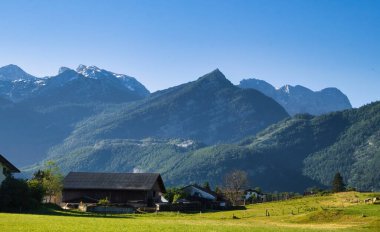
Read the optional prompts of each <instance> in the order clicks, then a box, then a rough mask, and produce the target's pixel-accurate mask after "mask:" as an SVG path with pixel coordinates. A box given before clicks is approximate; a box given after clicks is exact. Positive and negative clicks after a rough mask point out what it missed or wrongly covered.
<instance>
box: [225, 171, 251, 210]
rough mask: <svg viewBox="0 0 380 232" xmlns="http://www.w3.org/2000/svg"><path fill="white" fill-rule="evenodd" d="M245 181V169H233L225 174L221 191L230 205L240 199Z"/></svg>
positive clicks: (246, 179)
mask: <svg viewBox="0 0 380 232" xmlns="http://www.w3.org/2000/svg"><path fill="white" fill-rule="evenodd" d="M247 183H248V178H247V173H246V172H245V171H242V170H235V171H232V172H230V173H227V174H226V175H225V177H224V189H223V193H224V196H225V197H226V198H227V199H228V200H229V201H231V203H232V205H234V206H235V205H237V203H238V202H239V201H240V200H241V199H242V196H243V194H244V188H245V187H246V185H247Z"/></svg>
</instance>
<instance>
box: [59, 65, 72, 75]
mask: <svg viewBox="0 0 380 232" xmlns="http://www.w3.org/2000/svg"><path fill="white" fill-rule="evenodd" d="M68 70H72V69H71V68H68V67H64V66H63V67H60V68H59V70H58V74H61V73H64V72H66V71H68ZM72 71H74V70H72Z"/></svg>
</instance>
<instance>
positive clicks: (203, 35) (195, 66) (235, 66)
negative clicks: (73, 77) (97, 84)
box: [0, 0, 380, 107]
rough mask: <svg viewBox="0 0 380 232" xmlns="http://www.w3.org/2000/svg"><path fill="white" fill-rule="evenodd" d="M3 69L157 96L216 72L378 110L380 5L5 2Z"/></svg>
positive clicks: (0, 36)
mask: <svg viewBox="0 0 380 232" xmlns="http://www.w3.org/2000/svg"><path fill="white" fill-rule="evenodd" d="M0 12H1V17H0V66H4V65H7V64H10V63H13V64H17V65H19V66H20V67H22V68H23V69H24V70H25V71H27V72H28V73H30V74H33V75H36V76H47V75H55V74H56V73H57V71H58V68H59V67H60V66H68V67H71V68H75V67H77V66H78V64H86V65H96V66H98V67H100V68H104V69H107V70H110V71H114V72H118V73H124V74H128V75H131V76H134V77H136V78H137V79H138V80H139V81H140V82H142V83H143V84H144V85H145V86H146V87H147V88H148V89H149V90H151V91H155V90H159V89H164V88H167V87H170V86H173V85H177V84H181V83H184V82H188V81H192V80H195V79H196V78H198V77H199V76H201V75H203V74H205V73H208V72H210V71H212V70H213V69H215V68H219V69H220V70H221V71H222V72H223V73H224V74H225V75H226V77H227V78H228V79H230V80H231V81H232V82H233V83H235V84H237V83H238V82H239V81H240V80H241V79H243V78H250V77H254V78H258V79H262V80H266V81H267V82H269V83H271V84H273V85H275V86H276V87H280V86H281V85H283V84H291V85H295V84H300V85H304V86H306V87H309V88H311V89H313V90H319V89H321V88H325V87H331V86H334V87H338V88H339V89H341V90H342V91H343V92H344V93H346V94H347V96H348V97H349V98H350V100H351V102H352V104H353V105H354V106H356V107H357V106H361V105H363V104H365V103H369V102H371V101H375V100H380V1H378V0H372V1H369V0H355V1H349V0H337V1H334V0H326V1H324V0H315V1H312V0H299V1H287V0H280V1H270V0H265V1H255V0H250V1H238V0H230V1H222V0H215V1H212V0H200V1H190V0H188V1H185V0H172V1H171V0H164V1H159V0H152V1H144V0H136V1H126V0H124V1H112V0H104V1H94V0H93V1H80V0H61V1H60V0H54V1H53V0H24V1H21V0H2V1H0Z"/></svg>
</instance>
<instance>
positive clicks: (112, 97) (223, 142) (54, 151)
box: [0, 65, 379, 191]
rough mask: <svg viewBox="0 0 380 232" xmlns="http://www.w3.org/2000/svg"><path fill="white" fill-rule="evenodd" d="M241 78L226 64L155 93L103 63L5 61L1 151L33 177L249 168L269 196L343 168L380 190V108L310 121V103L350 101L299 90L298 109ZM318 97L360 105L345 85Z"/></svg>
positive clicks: (217, 179)
mask: <svg viewBox="0 0 380 232" xmlns="http://www.w3.org/2000/svg"><path fill="white" fill-rule="evenodd" d="M242 83H246V80H244V81H242V82H241V83H240V85H239V86H235V85H233V84H232V83H231V82H230V81H229V80H228V79H227V78H226V77H225V76H224V75H223V73H221V72H220V71H219V70H218V69H217V70H214V71H212V72H210V73H208V74H206V75H204V76H202V77H199V78H198V79H197V80H195V81H192V82H189V83H185V84H182V85H179V86H175V87H171V88H168V89H165V90H161V91H157V92H154V93H149V91H148V90H147V89H146V88H145V87H144V86H143V85H142V84H141V83H139V82H138V81H137V80H136V79H135V78H132V77H129V76H127V75H122V74H115V73H113V72H110V71H106V70H104V69H100V68H97V67H95V66H85V65H80V66H79V67H78V68H77V69H76V70H72V69H70V68H66V67H62V68H60V69H59V72H58V74H57V75H56V76H52V77H43V78H38V77H34V76H32V75H29V74H27V73H25V72H24V71H23V70H22V69H20V68H19V67H17V66H15V65H9V66H5V67H3V68H0V121H1V122H5V123H1V124H0V148H1V152H2V153H3V154H11V160H12V161H13V162H14V163H15V164H16V165H18V166H27V167H24V168H23V171H24V174H31V173H32V172H33V171H35V170H36V169H38V168H40V167H41V165H43V162H45V161H46V160H55V161H57V164H58V165H59V166H60V167H61V169H62V170H63V171H64V172H68V171H74V170H75V171H110V172H115V171H118V172H126V171H127V172H160V173H161V174H162V175H163V177H164V179H165V182H166V183H167V184H168V185H172V186H173V185H183V184H188V183H191V182H203V181H210V182H211V183H212V184H214V185H220V184H221V182H222V179H223V175H224V174H225V173H226V172H228V171H231V170H233V169H243V170H246V171H247V172H248V174H249V177H250V180H252V184H253V185H258V186H261V187H263V188H264V189H266V190H268V191H272V190H280V191H302V190H304V189H305V188H306V187H310V186H314V185H315V186H328V185H329V184H330V178H331V176H332V175H333V174H335V172H336V171H340V172H341V173H342V174H343V176H344V178H345V180H346V181H347V183H348V184H350V185H351V186H354V187H357V188H359V189H363V190H368V189H378V188H379V186H378V184H376V183H377V182H376V181H378V180H379V176H378V175H377V174H376V173H375V172H372V171H370V172H368V171H367V172H365V170H364V167H365V166H366V164H368V163H369V164H371V165H375V166H374V167H376V165H378V164H377V163H376V162H379V161H378V160H379V158H378V150H379V149H378V148H379V147H378V146H379V144H377V140H376V139H377V138H378V136H379V130H378V126H377V125H378V120H379V119H378V114H379V104H378V103H373V104H371V105H368V106H365V107H362V108H360V109H351V110H345V111H339V112H332V113H328V114H324V115H320V116H311V115H309V114H298V113H301V112H304V110H302V109H305V106H303V105H302V104H306V105H307V102H308V101H310V104H311V105H314V107H311V108H310V109H307V110H306V111H307V112H308V113H313V112H309V111H311V110H314V109H315V108H317V109H318V110H319V111H320V112H322V111H323V110H324V111H326V112H330V111H337V110H339V109H341V107H342V105H341V104H340V103H339V101H337V102H338V103H337V104H336V105H335V108H334V107H332V106H334V104H333V103H332V104H331V107H330V106H329V107H330V108H326V107H325V104H322V103H323V101H322V100H311V99H312V98H311V97H305V98H304V101H305V102H299V103H297V101H295V100H289V99H297V98H299V99H302V97H300V96H303V95H302V91H295V90H293V89H292V88H290V89H289V91H288V96H287V99H288V101H289V102H291V103H292V105H293V106H297V104H298V105H299V106H298V109H296V110H298V111H297V112H296V110H294V111H292V110H290V108H287V107H285V106H284V105H283V104H284V103H283V102H281V101H280V100H279V99H276V98H275V97H271V96H269V94H268V93H267V92H266V90H265V88H258V87H257V88H254V87H252V86H251V87H248V85H246V84H242ZM262 83H264V82H262ZM263 85H265V83H264V84H263ZM268 85H269V84H268ZM257 86H258V85H257ZM302 88H304V87H300V86H298V87H297V86H296V87H294V89H302ZM268 89H269V88H268ZM273 89H274V88H273ZM304 89H306V88H304ZM274 90H275V92H277V91H278V90H276V89H274ZM306 90H307V89H306ZM285 92H286V91H285ZM295 92H296V93H297V94H298V97H297V95H296V94H293V93H295ZM310 92H312V91H311V90H309V91H306V92H305V96H309V95H307V94H310ZM320 92H321V93H319V94H318V92H317V93H313V92H312V94H310V96H311V95H313V94H314V95H316V96H317V97H318V96H319V97H320V95H323V97H320V98H321V99H330V101H331V102H334V101H335V99H339V98H340V99H343V101H342V102H345V104H346V106H345V107H346V108H351V105H350V104H349V101H348V99H347V97H345V95H344V94H342V93H341V92H340V91H339V90H333V89H327V90H322V91H320ZM322 92H323V94H322ZM290 93H292V94H290ZM326 93H331V94H330V95H329V94H326ZM339 96H340V97H339ZM342 96H343V97H342ZM346 100H347V101H348V104H347V101H346ZM315 102H319V103H320V102H322V103H321V104H316V103H315ZM289 105H290V104H288V106H289ZM323 107H325V108H323ZM289 114H291V115H293V114H298V115H295V116H293V117H290V116H289ZM313 114H316V115H319V114H321V113H315V112H314V113H313ZM376 123H377V124H376ZM356 134H359V135H360V137H359V139H358V138H357V137H356ZM352 141H355V142H352ZM359 173H360V174H359Z"/></svg>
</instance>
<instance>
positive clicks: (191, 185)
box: [182, 184, 218, 197]
mask: <svg viewBox="0 0 380 232" xmlns="http://www.w3.org/2000/svg"><path fill="white" fill-rule="evenodd" d="M188 187H194V188H197V189H199V190H202V191H203V192H206V193H208V194H211V195H213V196H214V197H217V196H218V194H216V192H214V191H211V190H208V189H206V188H203V187H201V186H199V185H197V184H190V185H187V186H185V187H183V188H182V189H185V188H188Z"/></svg>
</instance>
